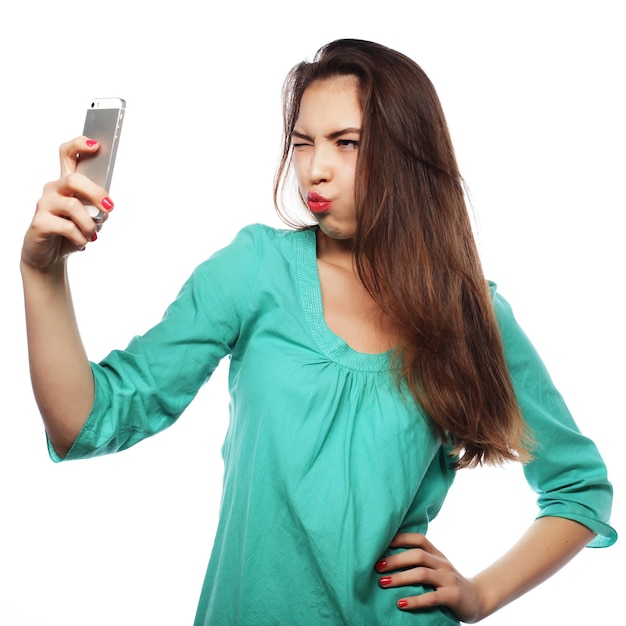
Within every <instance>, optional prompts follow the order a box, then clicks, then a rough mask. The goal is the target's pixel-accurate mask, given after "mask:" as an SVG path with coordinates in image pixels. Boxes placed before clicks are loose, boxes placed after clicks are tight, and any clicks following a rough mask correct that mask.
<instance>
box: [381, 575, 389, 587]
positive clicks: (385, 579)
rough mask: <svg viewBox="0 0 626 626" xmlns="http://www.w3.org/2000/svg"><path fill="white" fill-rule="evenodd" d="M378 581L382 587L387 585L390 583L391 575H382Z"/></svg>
mask: <svg viewBox="0 0 626 626" xmlns="http://www.w3.org/2000/svg"><path fill="white" fill-rule="evenodd" d="M378 582H379V583H380V585H381V586H382V587H386V586H387V585H390V584H391V576H384V577H383V578H381V579H380V580H379V581H378Z"/></svg>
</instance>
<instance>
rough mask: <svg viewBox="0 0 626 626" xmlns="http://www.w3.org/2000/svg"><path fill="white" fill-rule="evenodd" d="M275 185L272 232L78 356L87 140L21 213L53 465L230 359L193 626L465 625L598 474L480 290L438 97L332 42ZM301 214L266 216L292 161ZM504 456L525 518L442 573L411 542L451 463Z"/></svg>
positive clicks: (303, 100)
mask: <svg viewBox="0 0 626 626" xmlns="http://www.w3.org/2000/svg"><path fill="white" fill-rule="evenodd" d="M284 96H285V97H284V101H285V111H284V113H285V114H284V121H285V143H284V152H283V158H282V161H281V163H280V166H279V169H278V175H277V178H276V191H275V199H276V203H277V206H278V207H279V210H280V211H281V214H282V215H283V217H284V219H285V221H286V222H287V223H288V224H289V225H290V226H291V228H289V229H284V230H276V229H272V228H269V227H265V226H261V225H253V226H250V227H247V228H245V229H243V230H242V231H241V232H240V233H239V235H238V236H237V237H236V238H235V240H234V241H233V242H232V244H231V245H229V246H228V247H226V248H225V249H223V250H221V251H219V252H218V253H216V254H215V255H214V256H212V257H211V258H210V259H209V260H207V261H206V262H205V263H203V264H202V265H200V266H199V267H198V268H197V269H196V270H195V272H194V273H193V275H192V276H191V277H190V279H189V280H188V281H187V283H186V284H185V285H184V286H183V288H182V290H181V292H180V294H179V297H178V298H177V299H176V300H175V302H173V303H172V305H171V306H170V307H169V309H168V311H167V313H166V315H165V317H164V319H163V321H162V322H161V323H160V324H158V325H157V326H156V327H154V328H153V329H151V330H150V331H148V332H147V333H146V334H145V335H143V336H142V337H138V338H135V339H133V340H132V341H131V343H130V344H129V346H128V347H127V349H126V350H122V351H119V350H117V351H114V352H112V353H111V354H110V355H109V356H107V357H106V358H105V359H104V360H103V361H102V362H101V363H99V364H96V363H90V362H89V361H88V359H87V357H86V355H85V351H84V349H83V345H82V342H81V339H80V335H79V332H78V326H77V323H76V320H75V317H74V312H73V308H72V302H71V296H70V289H69V283H68V278H67V273H66V259H67V257H68V255H69V254H70V253H72V252H75V251H77V250H80V249H82V248H83V247H84V246H86V245H87V244H88V243H89V242H90V241H93V240H94V239H95V233H96V225H95V224H94V223H93V221H92V220H91V218H90V217H89V216H88V214H87V212H86V211H85V209H84V208H83V206H82V205H81V204H80V202H79V201H78V200H77V199H76V198H75V195H78V194H80V195H81V196H83V197H85V198H88V199H89V200H90V201H92V202H93V203H94V204H95V205H96V206H99V207H101V208H102V209H103V210H105V211H107V212H108V211H110V210H111V208H112V206H113V205H112V202H111V200H110V199H109V198H107V197H106V194H105V193H104V191H103V190H102V189H101V188H99V187H97V186H96V185H94V184H93V183H92V182H91V181H89V180H87V179H86V178H84V177H82V176H80V175H78V174H76V173H75V172H74V170H75V166H76V155H77V153H79V152H90V151H94V150H97V149H98V146H97V145H90V142H88V141H87V138H85V137H79V138H77V139H75V140H73V141H70V142H68V143H67V144H64V145H63V146H62V147H61V151H60V152H61V177H60V179H59V180H57V181H55V182H52V183H50V184H48V185H47V186H46V188H45V191H44V194H43V196H42V198H41V200H40V201H39V203H38V205H37V210H36V213H35V216H34V219H33V222H32V225H31V227H30V229H29V230H28V232H27V234H26V237H25V241H24V247H23V254H22V273H23V280H24V290H25V302H26V313H27V320H28V341H29V353H30V360H31V372H32V380H33V387H34V391H35V395H36V398H37V401H38V404H39V407H40V410H41V413H42V415H43V418H44V422H45V426H46V432H47V434H48V437H49V442H50V454H51V456H52V458H53V459H54V460H56V461H58V460H61V459H62V458H65V459H77V458H85V457H90V456H94V455H97V454H106V453H110V452H115V451H118V450H123V449H125V448H128V447H130V446H132V445H134V444H135V443H137V442H138V441H140V440H142V439H144V438H145V437H148V436H150V435H153V434H155V433H157V432H159V431H160V430H163V429H164V428H166V427H168V426H170V425H171V424H172V423H173V422H174V421H175V420H176V418H177V417H178V416H179V415H180V414H181V413H182V412H183V411H184V410H185V408H186V406H187V405H188V404H189V403H190V402H191V401H192V399H193V398H194V396H195V395H196V393H197V391H198V390H199V388H200V387H201V386H202V385H203V383H204V382H206V381H207V379H208V378H209V377H210V376H211V373H212V372H213V370H214V369H215V367H216V366H217V364H218V363H219V362H220V360H221V359H222V358H224V357H225V356H227V355H229V356H230V360H231V361H230V377H229V386H230V393H231V397H232V403H231V416H230V426H229V430H228V434H227V436H226V440H225V443H224V462H225V472H224V486H223V501H222V508H221V515H220V522H219V527H218V530H217V536H216V538H215V542H214V548H213V554H212V556H211V560H210V563H209V567H208V571H207V575H206V579H205V583H204V586H203V590H202V594H201V598H200V602H199V606H198V611H197V618H196V624H198V625H200V624H255V625H260V624H285V623H289V624H320V623H331V624H359V625H364V624H423V625H426V624H433V625H436V624H458V623H459V620H460V621H464V622H468V623H473V622H477V621H479V620H481V619H483V618H484V617H485V616H487V615H489V614H491V613H493V612H494V611H496V610H497V609H498V608H500V607H501V606H503V605H504V604H506V603H508V602H510V601H511V600H513V599H515V598H516V597H518V596H519V595H521V594H523V593H524V592H526V591H528V590H529V589H531V588H532V587H533V586H535V585H537V584H538V583H540V582H541V581H543V580H544V579H546V578H547V577H548V576H550V575H551V574H552V573H554V572H555V571H556V570H557V569H559V568H560V567H561V566H563V565H564V564H565V563H566V562H567V561H568V560H569V559H571V558H572V557H573V556H574V555H575V554H576V553H577V552H578V551H579V550H580V549H582V548H583V547H584V546H585V545H593V546H608V545H610V544H612V543H613V542H614V541H615V539H616V533H615V531H614V530H613V529H612V528H611V527H610V526H609V525H608V524H609V512H610V507H611V498H612V489H611V485H610V483H609V482H608V480H607V475H606V468H605V465H604V463H603V461H602V459H601V456H600V455H599V453H598V451H597V449H596V447H595V445H594V444H593V443H592V442H591V441H590V440H589V439H587V438H585V437H583V436H582V435H581V434H580V432H579V431H578V429H577V427H576V425H575V423H574V421H573V420H572V418H571V416H570V414H569V412H568V410H567V408H566V407H565V405H564V403H563V401H562V399H561V397H560V395H559V394H558V392H557V391H556V390H555V389H554V387H553V385H552V382H551V380H550V378H549V376H548V374H547V372H546V371H545V369H544V367H543V365H542V363H541V361H540V360H539V357H538V356H537V354H536V353H535V351H534V350H533V348H532V346H531V344H530V343H529V342H528V340H527V338H526V337H525V335H524V333H523V332H522V331H521V329H520V328H519V326H518V325H517V324H516V322H515V319H514V317H513V314H512V312H511V309H510V307H509V306H508V304H507V303H506V301H505V300H504V299H503V298H502V297H501V296H500V295H499V294H498V293H497V291H496V288H495V285H493V284H492V283H488V282H487V281H486V280H485V278H484V276H483V274H482V270H481V266H480V262H479V258H478V254H477V251H476V246H475V243H474V240H473V236H472V231H471V227H470V222H469V218H468V212H467V209H466V206H465V202H464V194H463V185H462V181H461V177H460V174H459V172H458V168H457V165H456V161H455V156H454V151H453V148H452V145H451V142H450V137H449V133H448V130H447V126H446V122H445V119H444V115H443V112H442V110H441V106H440V104H439V101H438V98H437V96H436V93H435V90H434V88H433V86H432V85H431V83H430V81H429V80H428V78H427V77H426V76H425V75H424V73H423V72H422V70H421V69H420V68H419V67H418V66H417V65H416V64H415V63H414V62H413V61H411V60H410V59H408V58H407V57H405V56H404V55H402V54H400V53H398V52H395V51H393V50H390V49H388V48H385V47H383V46H380V45H377V44H374V43H370V42H364V41H356V40H339V41H336V42H333V43H331V44H329V45H327V46H325V47H323V48H322V49H321V50H320V51H319V52H318V54H317V56H316V58H315V59H314V61H313V62H311V63H302V64H300V65H298V66H296V67H295V68H294V69H293V71H292V72H291V73H290V75H289V77H288V80H287V82H286V84H285V94H284ZM291 172H293V173H294V174H295V177H296V179H297V184H298V189H299V193H300V197H301V199H302V201H303V204H304V207H305V208H306V209H307V211H306V215H307V219H306V220H305V221H304V222H298V220H297V218H295V217H287V214H286V213H285V212H284V211H282V209H281V208H280V207H281V206H282V203H281V197H282V194H281V190H282V189H283V188H284V185H285V183H286V181H287V180H288V178H289V174H290V173H291ZM509 460H512V461H519V462H522V463H523V464H524V471H525V474H526V476H527V479H528V482H529V484H530V486H531V487H532V488H533V489H534V490H536V491H537V493H538V494H539V512H538V516H537V520H536V521H535V522H534V523H533V525H532V526H531V527H530V528H529V530H528V532H527V533H526V534H525V535H524V536H523V537H522V538H521V539H520V540H519V542H518V543H517V544H516V545H515V546H513V547H512V548H511V550H510V551H509V552H508V553H507V554H505V555H503V556H502V558H501V559H499V560H498V561H497V562H496V563H494V564H493V565H492V566H490V567H488V568H487V569H486V570H484V571H483V572H480V573H478V574H477V575H475V576H473V577H467V576H465V575H463V574H461V573H460V572H458V571H457V570H456V569H455V568H454V566H453V565H452V564H451V563H450V562H449V561H448V560H447V559H446V557H445V556H444V555H443V554H442V552H440V551H439V549H438V548H436V547H435V546H433V545H432V544H431V543H430V542H429V540H428V539H427V538H426V532H427V529H428V523H429V521H430V520H431V519H432V518H433V517H435V516H436V515H437V513H438V511H439V509H440V507H441V505H442V503H443V501H444V499H445V496H446V493H447V490H448V488H449V486H450V484H451V483H452V480H453V478H454V475H455V472H456V471H457V470H459V469H461V468H463V467H469V466H474V465H476V464H480V463H495V464H498V463H502V462H505V461H509Z"/></svg>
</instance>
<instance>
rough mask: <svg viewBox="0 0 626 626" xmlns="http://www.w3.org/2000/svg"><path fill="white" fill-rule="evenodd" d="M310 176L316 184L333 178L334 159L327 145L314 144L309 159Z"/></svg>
mask: <svg viewBox="0 0 626 626" xmlns="http://www.w3.org/2000/svg"><path fill="white" fill-rule="evenodd" d="M308 174H309V178H310V179H311V182H312V183H313V184H315V185H317V184H319V183H324V182H328V181H329V180H330V179H331V178H332V160H331V158H330V154H329V153H328V149H327V148H326V147H325V146H323V145H322V146H320V145H317V146H314V147H313V150H311V158H310V161H309V171H308Z"/></svg>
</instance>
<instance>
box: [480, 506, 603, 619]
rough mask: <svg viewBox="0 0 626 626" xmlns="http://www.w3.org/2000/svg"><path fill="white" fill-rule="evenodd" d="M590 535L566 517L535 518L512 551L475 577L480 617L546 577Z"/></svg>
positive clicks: (562, 563) (588, 540) (583, 543)
mask: <svg viewBox="0 0 626 626" xmlns="http://www.w3.org/2000/svg"><path fill="white" fill-rule="evenodd" d="M593 537H594V533H593V532H592V531H591V530H589V529H588V528H586V527H585V526H583V525H581V524H579V523H577V522H574V521H571V520H568V519H565V518H560V517H543V518H540V519H538V520H536V521H535V523H534V524H533V525H532V526H531V527H530V528H529V529H528V531H527V532H526V533H525V534H524V535H523V536H522V538H521V539H520V540H519V541H518V542H517V543H516V544H515V545H514V546H513V547H512V548H511V550H509V551H508V552H507V553H506V554H505V555H503V556H502V557H501V558H500V559H498V560H497V561H496V562H495V563H493V564H492V565H491V566H489V567H488V568H486V569H485V570H483V571H482V572H480V574H478V575H477V576H475V577H474V580H475V581H476V582H477V583H478V585H479V588H480V590H481V593H480V595H481V604H482V606H481V610H480V618H481V619H483V618H485V617H487V616H488V615H491V614H492V613H494V612H495V611H497V610H498V609H500V608H501V607H503V606H504V605H506V604H508V603H509V602H512V601H513V600H515V599H516V598H518V597H520V596H521V595H523V594H524V593H526V592H527V591H530V590H531V589H532V588H533V587H536V586H537V585H539V584H540V583H542V582H543V581H544V580H546V579H547V578H549V577H550V576H551V575H552V574H554V573H555V572H557V571H558V570H559V569H560V568H561V567H563V566H564V565H565V564H566V563H567V562H568V561H569V560H570V559H572V558H573V557H574V556H575V555H576V554H577V553H578V552H580V550H581V549H582V548H584V547H585V546H586V545H587V544H588V543H589V542H590V541H591V540H592V539H593Z"/></svg>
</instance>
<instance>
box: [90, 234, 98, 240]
mask: <svg viewBox="0 0 626 626" xmlns="http://www.w3.org/2000/svg"><path fill="white" fill-rule="evenodd" d="M97 238H98V233H94V234H93V235H91V241H95V240H96V239H97Z"/></svg>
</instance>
